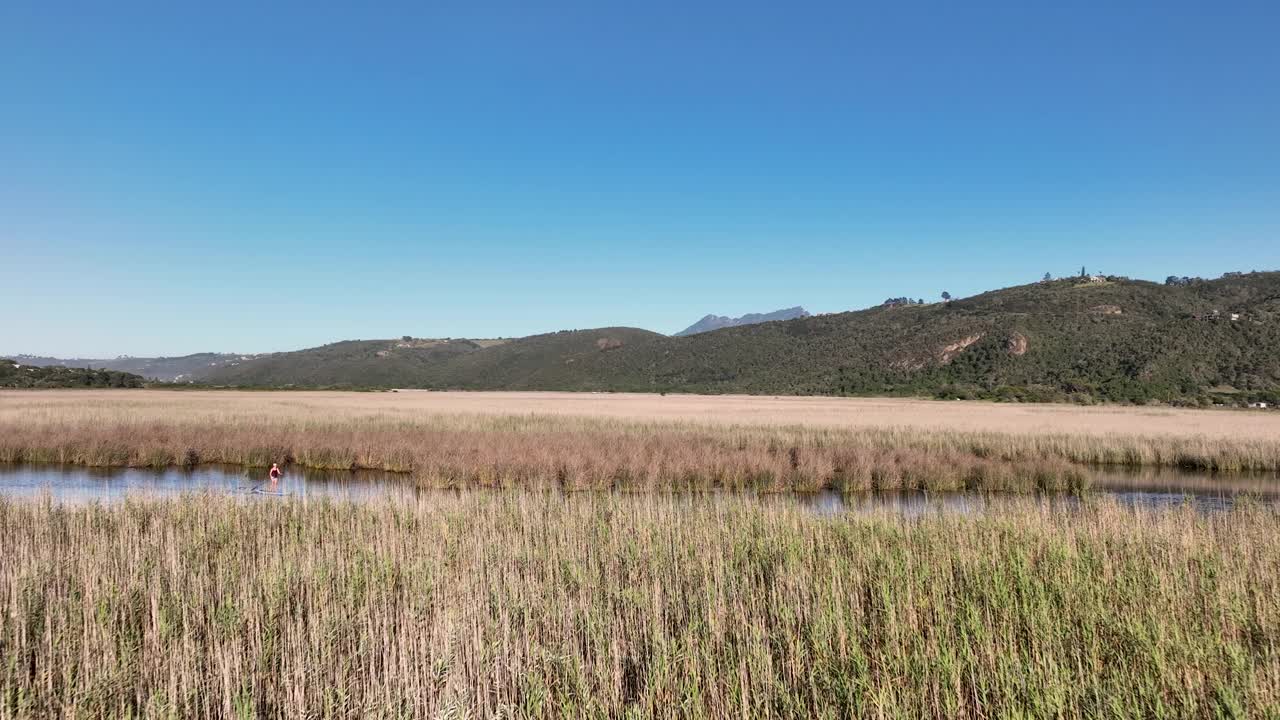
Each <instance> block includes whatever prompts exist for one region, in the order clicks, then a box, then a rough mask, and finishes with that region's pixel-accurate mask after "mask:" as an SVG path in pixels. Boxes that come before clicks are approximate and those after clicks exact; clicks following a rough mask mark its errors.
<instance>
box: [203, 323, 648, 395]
mask: <svg viewBox="0 0 1280 720" xmlns="http://www.w3.org/2000/svg"><path fill="white" fill-rule="evenodd" d="M663 337H664V336H662V335H659V334H658V333H653V332H649V331H648V330H638V329H636V328H602V329H598V330H575V331H562V332H557V333H549V334H546V335H534V336H531V337H527V338H520V339H518V340H465V339H438V340H424V339H416V338H402V339H400V340H349V341H345V342H337V343H332V344H330V345H324V346H322V347H318V348H310V349H307V350H299V351H296V352H288V353H277V354H275V355H271V356H268V357H264V358H260V359H257V360H250V361H247V362H244V363H241V364H240V365H237V366H235V367H228V368H224V369H222V370H219V371H218V372H216V373H213V374H212V375H211V376H210V378H209V382H210V383H212V384H227V385H247V386H313V387H418V388H463V389H492V388H498V387H500V388H504V389H542V388H548V387H571V386H574V385H576V384H577V383H579V382H580V380H581V378H580V377H579V375H580V373H577V372H576V366H575V364H576V363H579V362H580V361H584V360H589V359H591V358H592V357H593V356H596V355H604V354H609V353H613V352H617V351H619V350H622V349H630V348H631V347H632V346H634V345H639V344H644V343H648V342H653V341H656V340H661V339H663ZM584 364H588V363H584Z"/></svg>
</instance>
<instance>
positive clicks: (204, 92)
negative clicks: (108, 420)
mask: <svg viewBox="0 0 1280 720" xmlns="http://www.w3.org/2000/svg"><path fill="white" fill-rule="evenodd" d="M330 5H333V4H331V3H311V2H307V3H301V2H298V3H258V2H253V3H248V2H244V3H242V2H221V1H220V2H205V3H183V2H176V3H175V2H155V3H133V2H129V1H128V0H124V1H123V2H119V3H105V2H84V3H76V2H65V3H64V2H30V1H28V0H7V2H3V3H0V303H3V305H4V307H6V308H7V310H6V311H5V312H4V313H3V318H4V319H3V320H2V321H0V352H7V353H17V352H30V353H49V354H59V355H64V356H67V355H78V356H90V357H92V356H104V355H105V356H111V355H116V354H126V353H127V354H134V355H146V354H169V355H176V354H182V353H188V352H194V351H202V350H236V351H268V350H284V349H294V348H298V347H305V346H311V345H317V344H321V343H324V342H328V341H332V340H337V339H343V338H372V337H389V336H399V335H402V334H412V335H416V336H453V337H466V336H471V337H480V336H512V335H525V334H530V333H535V332H542V331H551V330H557V329H561V328H586V327H595V326H602V325H635V326H640V327H646V328H651V329H655V330H660V331H666V332H671V331H675V330H678V329H680V328H682V327H684V326H686V325H688V324H690V323H692V322H693V321H694V320H696V319H698V318H699V317H700V316H702V315H703V314H705V313H708V312H715V313H718V314H733V315H738V314H741V313H744V312H750V311H767V310H772V309H775V308H778V307H783V306H790V305H796V304H802V305H804V306H805V307H807V308H809V309H810V310H811V311H814V312H828V311H837V310H845V309H852V308H860V307H865V306H868V305H871V304H874V303H878V302H880V301H881V300H883V299H884V298H885V297H888V296H897V295H910V296H913V297H917V296H920V297H926V298H934V297H936V296H937V295H938V293H940V292H941V291H942V290H949V291H950V292H951V293H952V294H955V295H965V294H970V293H974V292H978V291H981V290H984V289H989V288H992V287H1000V286H1006V285H1013V284H1019V283H1023V282H1029V281H1032V280H1035V279H1037V278H1038V277H1039V276H1041V275H1042V274H1043V273H1044V272H1045V271H1050V272H1053V273H1054V274H1063V273H1069V272H1072V271H1078V269H1079V267H1080V266H1081V265H1082V264H1087V265H1088V266H1089V268H1090V269H1097V270H1100V271H1104V272H1109V273H1116V274H1126V275H1132V276H1136V277H1147V278H1158V279H1162V278H1163V277H1164V276H1166V275H1168V274H1171V273H1177V274H1202V275H1217V274H1220V273H1222V272H1223V271H1227V270H1237V269H1244V270H1247V269H1251V268H1257V269H1274V268H1280V41H1278V40H1277V35H1276V29H1277V27H1280V4H1278V3H1276V2H1274V1H1271V2H1248V3H1237V2H1229V1H1228V2H1194V3H1193V2H1182V1H1180V0H1172V1H1170V2H1149V1H1144V2H1070V3H1062V2H1059V3H1048V2H1026V1H1025V0H1018V1H1017V2H982V3H957V2H936V3H924V2H911V1H908V2H893V3H879V4H873V3H853V2H830V3H804V2H785V3H784V2H769V3H749V2H732V3H697V2H692V3H691V2H670V3H667V2H627V3H612V2H582V3H555V2H551V3H528V2H498V3H490V2H476V1H475V0H469V1H467V2H434V3H433V2H408V3H403V4H398V3H394V2H389V3H349V4H346V5H347V7H345V8H338V9H335V8H332V7H329V6H330ZM877 5H878V7H877Z"/></svg>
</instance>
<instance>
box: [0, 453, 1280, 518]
mask: <svg viewBox="0 0 1280 720" xmlns="http://www.w3.org/2000/svg"><path fill="white" fill-rule="evenodd" d="M264 474H265V473H264V471H262V470H253V471H249V470H244V469H241V468H227V467H218V466H210V467H199V468H196V469H193V470H186V469H181V468H170V469H166V470H151V469H142V468H86V467H80V466H62V465H5V464H0V497H4V498H9V499H25V500H40V499H43V498H49V499H51V500H52V501H55V502H60V503H73V504H74V503H87V502H93V501H102V502H115V501H119V500H122V499H124V498H126V497H164V496H175V495H180V494H183V493H199V492H214V493H228V494H235V495H241V496H244V497H245V498H255V499H260V500H263V501H273V500H275V501H278V500H282V499H286V498H293V499H304V500H305V499H319V498H328V499H332V500H339V501H354V502H368V501H373V500H382V499H387V498H389V499H395V498H404V497H418V496H421V495H423V494H431V493H441V492H451V491H448V490H436V489H428V488H420V487H418V486H417V485H416V484H415V483H414V482H413V480H412V478H410V477H407V476H405V475H399V474H394V473H385V472H372V471H360V472H348V471H318V470H306V471H303V470H299V469H296V468H294V469H290V471H289V472H287V473H286V474H285V477H284V478H283V479H282V480H281V481H280V482H279V483H278V484H277V485H275V486H274V487H273V486H272V485H271V484H270V483H268V482H266V481H265V480H264V479H263V475H264ZM1090 495H1091V496H1097V497H1110V498H1114V499H1116V500H1118V501H1120V502H1122V503H1124V504H1128V505H1133V506H1140V507H1173V506H1181V505H1184V504H1189V505H1192V506H1194V507H1196V508H1198V509H1201V510H1204V511H1214V510H1222V509H1226V508H1229V507H1231V506H1232V505H1233V504H1234V503H1235V502H1237V501H1238V500H1239V499H1240V498H1242V497H1248V498H1250V499H1251V501H1257V502H1263V503H1267V504H1272V505H1278V506H1280V478H1277V477H1276V476H1275V475H1246V476H1241V475H1229V476H1212V475H1209V474H1206V473H1188V472H1181V471H1174V470H1144V471H1140V472H1120V471H1115V470H1096V471H1094V477H1093V482H1092V488H1091V491H1090ZM764 497H767V498H768V499H769V501H771V502H779V501H781V502H796V503H799V504H803V505H805V506H806V507H810V508H812V509H813V510H814V511H815V512H819V513H824V514H834V513H841V512H858V511H866V510H872V509H882V508H887V509H889V510H892V511H896V512H901V513H903V514H908V515H911V514H920V513H924V512H932V511H935V510H938V511H954V512H987V511H991V510H995V509H998V508H999V506H1000V504H1001V503H1002V502H1008V501H1009V500H1010V499H1012V498H1025V497H1026V496H1025V495H1019V494H1003V495H1001V494H976V493H963V492H946V493H938V492H923V491H887V492H876V493H856V494H845V495H841V494H839V493H834V492H819V493H807V494H788V495H781V496H778V495H771V496H764ZM1034 497H1038V498H1039V500H1040V501H1041V502H1043V503H1045V504H1047V505H1049V506H1052V507H1055V508H1056V507H1062V508H1069V507H1074V506H1076V505H1077V504H1078V502H1079V500H1078V499H1077V498H1074V497H1071V496H1069V495H1061V494H1042V495H1038V496H1034Z"/></svg>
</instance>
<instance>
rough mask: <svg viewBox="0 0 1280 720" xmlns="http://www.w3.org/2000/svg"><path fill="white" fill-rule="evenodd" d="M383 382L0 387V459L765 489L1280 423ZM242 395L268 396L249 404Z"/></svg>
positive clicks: (1218, 459)
mask: <svg viewBox="0 0 1280 720" xmlns="http://www.w3.org/2000/svg"><path fill="white" fill-rule="evenodd" d="M385 395H392V398H393V399H392V400H391V401H384V400H377V401H368V400H364V399H363V398H359V399H357V400H352V401H350V402H351V404H350V405H349V406H346V405H341V404H338V402H339V400H338V399H334V398H332V397H330V394H313V393H297V394H293V393H257V394H253V393H228V394H227V396H226V397H224V396H222V395H221V394H218V393H199V394H196V393H192V394H190V395H188V394H185V393H177V392H169V393H151V392H147V391H138V392H132V393H130V392H117V393H80V392H75V391H72V392H68V393H62V394H58V393H36V394H30V395H27V394H22V393H0V462H10V463H14V462H36V463H69V464H78V465H89V466H101V467H118V466H131V467H156V468H160V467H170V466H194V465H198V464H202V463H220V464H228V465H238V466H245V467H263V466H267V465H270V464H271V463H273V462H280V463H285V464H296V465H298V466H302V467H306V468H316V469H374V470H384V471H391V472H403V473H409V474H412V475H413V476H414V477H415V478H416V480H417V482H419V483H421V484H423V485H427V486H435V487H460V486H481V487H524V488H535V487H546V486H558V487H561V488H566V489H584V488H592V489H602V488H613V489H677V488H690V489H707V488H720V487H725V488H751V489H756V490H762V491H785V490H817V489H833V490H841V491H861V490H876V489H901V488H907V489H928V490H958V489H970V490H1033V489H1037V490H1080V489H1083V488H1084V487H1085V485H1087V482H1088V480H1087V478H1088V474H1089V473H1088V472H1087V470H1088V467H1090V466H1098V465H1109V466H1121V467H1126V468H1137V467H1178V468H1184V469H1194V470H1202V471H1208V472H1211V473H1233V472H1244V471H1264V472H1266V471H1272V472H1274V471H1280V433H1277V434H1274V435H1269V434H1266V433H1262V434H1257V433H1253V434H1246V435H1245V436H1243V437H1239V438H1232V437H1223V436H1217V435H1203V434H1193V433H1184V434H1180V435H1150V436H1147V435H1140V434H1108V435H1096V434H1064V433H1055V432H1048V431H1043V432H1034V433H1033V432H993V431H965V430H956V429H935V428H923V427H893V426H884V427H857V428H850V427H827V426H813V425H774V424H730V423H726V422H720V423H702V422H684V421H673V420H650V421H645V420H641V419H630V420H624V419H619V418H614V417H593V416H572V415H535V414H511V415H498V414H490V413H487V412H486V413H470V414H434V413H429V412H423V411H421V410H420V409H415V408H420V404H415V402H418V401H413V402H410V404H409V405H407V406H403V407H402V406H400V405H397V404H395V401H394V394H385ZM416 395H419V396H427V395H431V394H430V393H418V394H416ZM254 397H258V398H263V399H262V400H261V401H260V402H258V403H253V402H250V400H252V399H254ZM50 398H51V399H50ZM77 398H84V399H85V402H84V403H81V404H76V403H75V402H73V401H74V400H75V399H77ZM683 402H686V403H688V402H692V401H691V400H690V399H688V398H685V399H684V400H683ZM388 403H390V404H388ZM943 405H945V403H943ZM925 407H929V406H925Z"/></svg>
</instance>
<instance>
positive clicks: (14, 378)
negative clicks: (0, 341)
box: [0, 359, 146, 388]
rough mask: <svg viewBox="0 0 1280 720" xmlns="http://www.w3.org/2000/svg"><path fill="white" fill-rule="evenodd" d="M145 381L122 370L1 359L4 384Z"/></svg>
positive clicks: (127, 383)
mask: <svg viewBox="0 0 1280 720" xmlns="http://www.w3.org/2000/svg"><path fill="white" fill-rule="evenodd" d="M145 383H146V380H144V379H143V378H142V377H141V376H139V375H134V374H132V373H126V372H120V371H118V370H91V369H89V368H68V367H36V366H34V365H23V364H21V363H18V362H17V361H15V360H6V359H0V388H86V387H91V388H136V387H142V386H143V385H144V384H145Z"/></svg>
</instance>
